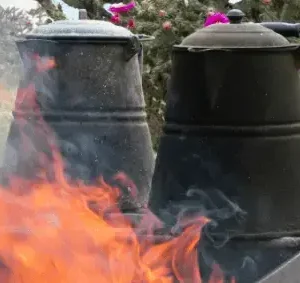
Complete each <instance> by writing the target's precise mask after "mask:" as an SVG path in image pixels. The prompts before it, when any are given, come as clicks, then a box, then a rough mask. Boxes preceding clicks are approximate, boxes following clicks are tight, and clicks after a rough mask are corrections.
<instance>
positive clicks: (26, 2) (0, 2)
mask: <svg viewBox="0 0 300 283" xmlns="http://www.w3.org/2000/svg"><path fill="white" fill-rule="evenodd" d="M53 3H55V4H57V3H61V5H62V8H63V11H64V13H65V15H66V16H67V17H68V19H70V20H76V19H78V10H77V9H74V8H73V7H70V6H68V5H67V4H65V3H64V2H63V1H62V0H53ZM0 6H2V7H4V8H6V7H9V6H14V7H17V8H20V9H24V10H29V9H32V8H36V7H37V2H36V1H34V0H0Z"/></svg>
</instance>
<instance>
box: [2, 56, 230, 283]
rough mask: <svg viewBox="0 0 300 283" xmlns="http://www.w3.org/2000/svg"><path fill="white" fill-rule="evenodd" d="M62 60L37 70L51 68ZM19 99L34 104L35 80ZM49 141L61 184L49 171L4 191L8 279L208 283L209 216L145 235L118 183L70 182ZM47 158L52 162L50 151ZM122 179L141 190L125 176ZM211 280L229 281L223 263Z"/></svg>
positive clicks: (29, 282) (26, 282)
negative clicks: (202, 244) (204, 238)
mask: <svg viewBox="0 0 300 283" xmlns="http://www.w3.org/2000/svg"><path fill="white" fill-rule="evenodd" d="M38 61H39V59H38ZM44 62H47V60H44ZM47 64H48V63H47ZM55 65H56V64H55V62H54V64H52V63H51V64H50V65H49V64H48V68H46V69H45V68H41V67H39V68H37V69H38V70H39V71H41V70H43V71H45V70H48V69H49V67H54V66H55ZM22 95H23V96H22ZM18 97H19V100H18V101H17V104H16V107H18V105H19V104H20V103H21V104H22V103H25V101H26V99H27V102H28V101H31V102H30V103H32V102H33V100H32V97H35V94H34V87H33V85H32V84H30V85H29V86H28V87H27V88H26V89H25V90H21V92H20V93H19V94H18ZM36 111H38V110H36ZM18 119H19V121H22V123H25V122H26V121H25V120H24V119H23V120H22V117H19V118H18ZM41 121H42V119H41ZM22 125H23V124H22ZM44 126H45V125H44ZM46 132H47V131H46ZM48 134H49V132H48ZM23 138H24V141H26V140H25V136H24V137H23ZM45 140H47V141H48V142H49V140H50V143H49V146H50V147H51V151H52V159H51V162H52V163H53V170H54V176H55V178H54V181H50V180H48V178H47V172H45V171H43V169H41V170H40V172H37V175H38V176H42V177H43V178H40V179H39V181H33V180H25V179H21V178H18V177H16V176H15V177H11V178H10V184H9V190H7V189H1V190H0V227H1V232H0V263H1V265H0V282H4V283H54V282H55V283H77V282H78V283H84V282H89V283H94V282H95V283H106V282H107V283H141V282H143V283H171V282H192V283H201V282H202V281H201V275H200V272H199V267H198V258H197V249H196V247H197V244H198V242H199V240H200V231H201V228H202V227H203V226H204V225H205V224H207V223H208V222H209V219H207V218H205V217H197V218H195V219H193V221H190V220H191V219H189V223H192V224H189V225H188V226H186V227H185V228H184V229H183V231H182V233H181V234H180V235H177V236H173V237H167V235H166V236H165V237H163V236H161V237H160V241H159V242H158V241H157V238H158V236H155V233H154V232H153V231H152V233H149V229H147V227H146V228H145V229H144V231H145V230H147V233H146V234H145V233H143V227H139V225H137V224H134V223H133V221H132V220H130V219H129V218H128V217H127V216H126V215H125V214H122V212H121V211H120V209H119V207H118V205H117V203H118V199H119V197H120V190H119V188H118V187H116V186H111V185H109V184H107V183H106V182H105V181H104V180H103V179H102V178H99V182H98V184H97V185H85V184H83V183H82V182H80V181H78V182H77V183H76V184H74V183H73V184H70V183H69V182H68V181H67V180H66V178H65V176H64V166H63V159H62V157H61V155H60V154H59V151H58V150H57V149H56V146H55V142H54V138H53V139H50V136H49V135H47V139H45ZM27 142H28V140H27ZM41 157H42V158H41V160H44V161H43V162H47V161H45V158H46V157H45V155H44V154H43V153H42V152H41ZM115 179H116V180H118V181H119V182H121V183H123V184H124V183H126V184H129V185H130V187H131V188H133V189H134V190H136V188H135V186H134V184H133V183H132V181H130V180H129V179H128V178H127V177H126V176H125V174H123V173H119V174H117V175H116V176H115ZM91 203H93V207H96V208H97V209H92V208H91V205H90V204H91ZM148 214H150V212H149V211H148ZM144 222H145V221H144ZM141 223H143V221H141ZM148 224H149V226H150V224H151V223H148ZM209 282H210V283H220V282H224V281H223V275H222V273H221V271H220V269H219V268H218V267H216V268H215V272H213V274H212V277H211V278H210V281H209ZM232 282H233V281H232Z"/></svg>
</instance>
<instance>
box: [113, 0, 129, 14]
mask: <svg viewBox="0 0 300 283" xmlns="http://www.w3.org/2000/svg"><path fill="white" fill-rule="evenodd" d="M134 7H135V2H134V1H131V2H130V3H128V4H123V3H118V4H112V5H111V6H110V7H109V11H111V12H113V13H127V12H129V11H130V10H132V9H133V8H134Z"/></svg>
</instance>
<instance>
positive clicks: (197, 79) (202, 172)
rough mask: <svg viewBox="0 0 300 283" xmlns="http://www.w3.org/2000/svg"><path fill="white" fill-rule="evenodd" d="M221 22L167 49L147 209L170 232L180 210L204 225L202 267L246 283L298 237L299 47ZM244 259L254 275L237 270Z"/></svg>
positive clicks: (266, 32) (255, 28) (237, 18)
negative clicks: (168, 64)
mask: <svg viewBox="0 0 300 283" xmlns="http://www.w3.org/2000/svg"><path fill="white" fill-rule="evenodd" d="M229 17H230V20H231V24H217V25H212V26H209V27H207V28H204V29H200V30H198V31H196V32H195V33H193V34H192V35H190V36H188V37H187V38H185V39H184V40H183V42H182V43H181V44H180V45H178V46H174V49H173V57H172V73H171V82H170V86H169V90H168V96H167V110H166V115H165V121H166V123H165V126H164V134H163V136H162V138H161V141H160V147H159V150H158V156H157V162H156V168H155V171H154V177H153V183H152V191H151V195H150V202H149V204H150V207H151V208H152V209H153V210H154V211H155V213H156V214H158V215H160V216H161V217H165V220H166V221H169V222H170V225H173V224H174V222H175V221H176V220H177V219H176V217H173V215H177V216H178V215H181V214H182V212H187V211H190V212H191V213H199V214H202V215H204V216H206V217H208V218H210V219H211V220H212V221H211V222H210V224H208V225H207V227H206V229H205V233H204V235H205V236H206V237H203V241H204V242H205V238H206V240H207V242H206V243H204V244H203V245H202V248H203V249H202V251H201V256H200V257H201V258H202V263H203V262H210V263H212V262H213V261H214V260H217V259H219V262H220V263H221V265H222V264H223V267H224V266H225V267H224V270H225V271H226V270H231V272H232V274H233V275H235V276H236V278H237V279H238V282H254V279H253V278H256V279H257V278H258V277H259V276H262V274H264V272H266V270H268V268H271V266H273V267H274V266H275V265H276V264H278V263H279V262H280V260H283V259H284V258H286V257H285V256H290V255H291V254H292V253H293V252H295V250H297V249H299V245H298V244H296V243H297V241H298V243H299V238H297V239H298V240H297V241H289V239H290V238H289V239H287V241H281V240H282V239H283V238H282V237H287V236H289V237H299V236H300V205H299V201H300V174H299V170H300V82H299V77H298V74H297V68H296V66H297V65H298V66H299V64H298V62H297V59H296V58H299V56H298V55H297V54H299V51H298V50H299V46H297V45H292V44H290V43H289V42H288V40H287V39H285V38H284V37H282V36H281V35H279V34H277V33H275V32H273V31H272V30H270V29H267V28H265V27H263V26H261V25H259V24H253V23H241V19H242V13H241V11H236V10H233V11H230V12H229ZM170 211H171V212H172V213H170ZM167 212H168V213H167ZM180 213H181V214H180ZM279 239H281V240H280V241H279ZM284 239H286V238H284ZM293 239H294V238H293ZM273 240H274V241H275V242H274V241H273ZM270 241H271V242H270ZM291 242H293V243H294V245H293V244H292V245H291V246H293V248H292V249H291V253H286V254H285V253H284V252H283V251H286V248H288V246H289V244H291ZM209 243H210V244H209ZM225 244H226V245H225ZM271 246H272V247H275V246H276V248H275V250H276V251H274V249H272V250H271V251H269V250H268V248H269V247H271ZM266 249H267V250H268V251H266ZM280 257H281V258H280ZM246 259H249V260H248V261H247V262H248V263H249V262H253V265H255V268H257V270H258V272H257V273H255V271H253V270H254V269H255V268H253V269H252V271H251V272H248V273H247V272H246V273H243V272H244V271H241V269H243V268H244V267H245V266H246V265H247V264H246V263H244V261H245V260H246ZM245 262H246V261H245ZM251 268H252V267H251ZM204 273H205V272H204ZM245 274H246V275H245ZM249 274H250V275H249ZM228 282H229V281H228Z"/></svg>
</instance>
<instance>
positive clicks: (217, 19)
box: [204, 13, 229, 27]
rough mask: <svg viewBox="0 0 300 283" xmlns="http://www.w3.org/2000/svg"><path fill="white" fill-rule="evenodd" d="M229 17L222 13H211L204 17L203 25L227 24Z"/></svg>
mask: <svg viewBox="0 0 300 283" xmlns="http://www.w3.org/2000/svg"><path fill="white" fill-rule="evenodd" d="M228 23H229V19H228V18H227V16H226V15H225V14H223V13H213V14H211V15H209V16H208V17H207V18H206V21H205V23H204V26H205V27H208V26H210V25H213V24H228Z"/></svg>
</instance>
